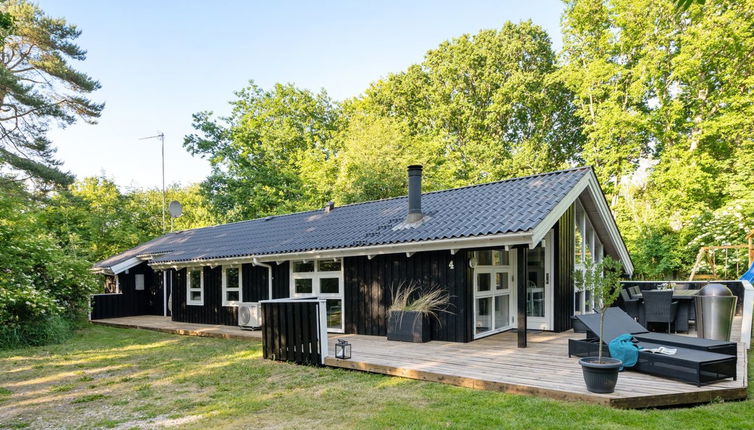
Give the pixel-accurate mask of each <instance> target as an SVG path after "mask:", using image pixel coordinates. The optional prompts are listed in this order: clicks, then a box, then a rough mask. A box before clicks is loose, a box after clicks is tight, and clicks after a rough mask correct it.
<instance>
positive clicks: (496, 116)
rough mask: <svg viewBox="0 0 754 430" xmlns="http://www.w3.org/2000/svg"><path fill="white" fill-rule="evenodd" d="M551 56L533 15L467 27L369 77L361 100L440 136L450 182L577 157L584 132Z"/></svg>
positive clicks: (415, 130)
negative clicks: (381, 75)
mask: <svg viewBox="0 0 754 430" xmlns="http://www.w3.org/2000/svg"><path fill="white" fill-rule="evenodd" d="M556 68H557V65H556V56H555V53H554V52H553V50H552V46H551V41H550V38H549V36H548V35H547V33H546V32H545V31H544V30H543V29H542V28H541V27H539V26H536V25H534V24H532V23H531V22H522V23H520V24H512V23H510V22H509V23H506V24H504V25H503V26H502V28H500V29H499V30H484V31H481V32H479V33H477V34H475V35H469V34H465V35H463V36H461V37H459V38H456V39H453V40H451V41H447V42H443V43H442V44H440V46H439V47H437V48H436V49H433V50H430V51H429V52H427V54H426V56H425V58H424V61H423V62H422V63H420V64H417V65H414V66H411V67H409V68H408V70H406V71H405V72H401V73H398V74H394V75H391V76H389V77H388V78H387V79H384V80H381V81H378V82H376V83H375V84H373V85H372V86H371V87H370V88H369V89H368V90H367V92H366V96H365V97H364V99H363V100H362V107H363V109H366V110H368V111H372V112H376V113H378V114H380V115H385V116H389V117H392V118H394V119H396V120H399V121H403V122H405V123H406V124H407V128H408V129H409V130H411V131H412V132H413V133H415V134H425V135H430V136H437V137H439V138H441V139H443V140H444V142H445V148H444V156H445V158H446V159H447V162H446V163H445V166H444V167H445V168H446V169H448V171H449V175H448V176H449V177H450V178H451V182H450V183H449V184H448V185H465V184H469V183H477V182H482V181H489V180H495V179H501V178H506V177H510V176H516V175H521V174H528V173H536V172H541V171H545V170H553V169H557V168H561V167H565V166H567V165H569V163H570V162H573V161H575V155H576V154H577V152H578V149H579V148H580V144H581V141H582V137H581V136H582V135H581V133H580V122H579V119H578V118H577V117H576V116H575V115H574V110H575V107H574V106H573V104H572V103H571V98H572V96H571V94H570V92H569V91H567V90H566V89H565V88H564V86H563V85H562V83H561V82H559V81H557V80H555V79H552V73H553V72H554V71H555V70H556Z"/></svg>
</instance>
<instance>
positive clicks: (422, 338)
mask: <svg viewBox="0 0 754 430" xmlns="http://www.w3.org/2000/svg"><path fill="white" fill-rule="evenodd" d="M431 335H432V332H431V330H430V322H429V318H428V317H427V316H426V315H424V314H422V313H421V312H414V311H391V312H390V313H389V314H388V318H387V340H398V341H401V342H429V340H430V337H431Z"/></svg>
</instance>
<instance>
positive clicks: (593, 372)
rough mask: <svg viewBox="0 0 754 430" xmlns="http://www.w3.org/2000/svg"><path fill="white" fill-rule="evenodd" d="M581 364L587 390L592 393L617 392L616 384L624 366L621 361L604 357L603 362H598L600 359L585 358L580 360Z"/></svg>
mask: <svg viewBox="0 0 754 430" xmlns="http://www.w3.org/2000/svg"><path fill="white" fill-rule="evenodd" d="M579 364H580V365H581V370H582V371H583V372H584V382H585V383H586V389H587V390H589V391H590V392H592V393H612V392H613V391H615V384H616V383H617V382H618V369H620V366H621V364H623V363H622V362H621V361H620V360H618V359H616V358H609V357H602V362H598V357H584V358H582V359H580V360H579Z"/></svg>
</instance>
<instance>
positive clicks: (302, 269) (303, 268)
mask: <svg viewBox="0 0 754 430" xmlns="http://www.w3.org/2000/svg"><path fill="white" fill-rule="evenodd" d="M290 288H291V297H307V296H316V297H318V298H320V299H324V300H325V304H326V307H327V329H328V330H329V331H334V332H343V261H342V260H341V259H329V260H302V261H293V262H291V286H290Z"/></svg>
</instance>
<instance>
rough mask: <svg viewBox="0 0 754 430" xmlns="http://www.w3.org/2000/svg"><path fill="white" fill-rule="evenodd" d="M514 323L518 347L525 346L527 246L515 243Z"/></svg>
mask: <svg viewBox="0 0 754 430" xmlns="http://www.w3.org/2000/svg"><path fill="white" fill-rule="evenodd" d="M515 249H516V323H517V328H516V329H517V338H518V347H519V348H526V323H527V321H526V319H527V315H526V300H527V298H528V294H526V287H527V285H528V283H529V270H527V269H528V267H529V262H528V258H529V247H528V246H527V245H516V247H515Z"/></svg>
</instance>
